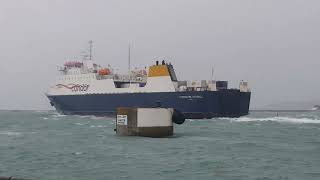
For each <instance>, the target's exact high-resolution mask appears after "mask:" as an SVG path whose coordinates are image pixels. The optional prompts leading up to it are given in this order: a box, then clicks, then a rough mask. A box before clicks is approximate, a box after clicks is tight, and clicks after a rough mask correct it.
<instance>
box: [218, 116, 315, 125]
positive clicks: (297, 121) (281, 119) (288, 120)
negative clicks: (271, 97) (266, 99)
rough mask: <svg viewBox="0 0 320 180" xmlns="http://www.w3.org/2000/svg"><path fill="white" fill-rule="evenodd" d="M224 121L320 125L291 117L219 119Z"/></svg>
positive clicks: (305, 119)
mask: <svg viewBox="0 0 320 180" xmlns="http://www.w3.org/2000/svg"><path fill="white" fill-rule="evenodd" d="M221 119H224V120H230V121H232V122H257V121H274V122H280V123H282V122H284V123H295V124H304V123H307V124H320V120H319V119H309V118H293V117H267V118H253V117H241V118H235V119H232V118H221Z"/></svg>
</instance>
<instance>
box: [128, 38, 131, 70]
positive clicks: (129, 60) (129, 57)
mask: <svg viewBox="0 0 320 180" xmlns="http://www.w3.org/2000/svg"><path fill="white" fill-rule="evenodd" d="M128 48H129V52H128V53H129V54H128V73H129V74H130V71H131V46H130V44H129V46H128Z"/></svg>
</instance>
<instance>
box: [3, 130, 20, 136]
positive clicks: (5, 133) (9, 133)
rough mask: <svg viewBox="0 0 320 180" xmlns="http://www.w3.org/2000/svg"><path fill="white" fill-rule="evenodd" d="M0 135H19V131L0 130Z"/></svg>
mask: <svg viewBox="0 0 320 180" xmlns="http://www.w3.org/2000/svg"><path fill="white" fill-rule="evenodd" d="M0 135H7V136H20V135H21V133H20V132H12V131H0Z"/></svg>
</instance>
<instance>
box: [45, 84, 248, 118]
mask: <svg viewBox="0 0 320 180" xmlns="http://www.w3.org/2000/svg"><path fill="white" fill-rule="evenodd" d="M250 96H251V93H250V92H240V91H239V90H232V89H228V90H221V91H192V92H191V91H190V92H160V93H124V94H86V95H57V96H50V95H47V97H48V98H49V100H50V103H51V105H53V106H54V107H55V108H56V110H57V111H58V112H59V113H62V114H68V115H96V116H114V115H115V113H116V109H117V108H118V107H159V106H161V107H166V108H175V109H177V110H178V111H180V112H182V113H183V114H184V115H185V117H186V118H188V119H207V118H214V117H240V116H244V115H247V114H248V112H249V105H250Z"/></svg>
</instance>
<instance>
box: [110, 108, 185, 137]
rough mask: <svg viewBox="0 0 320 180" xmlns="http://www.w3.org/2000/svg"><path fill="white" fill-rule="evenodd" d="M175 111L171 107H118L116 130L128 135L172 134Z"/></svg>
mask: <svg viewBox="0 0 320 180" xmlns="http://www.w3.org/2000/svg"><path fill="white" fill-rule="evenodd" d="M174 112H175V111H174V109H171V108H118V110H117V120H116V130H115V131H116V133H117V134H119V135H126V136H145V137H166V136H172V135H173V120H172V118H173V115H174ZM180 118H181V117H180ZM182 123H183V122H182V120H180V121H179V124H182Z"/></svg>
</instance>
